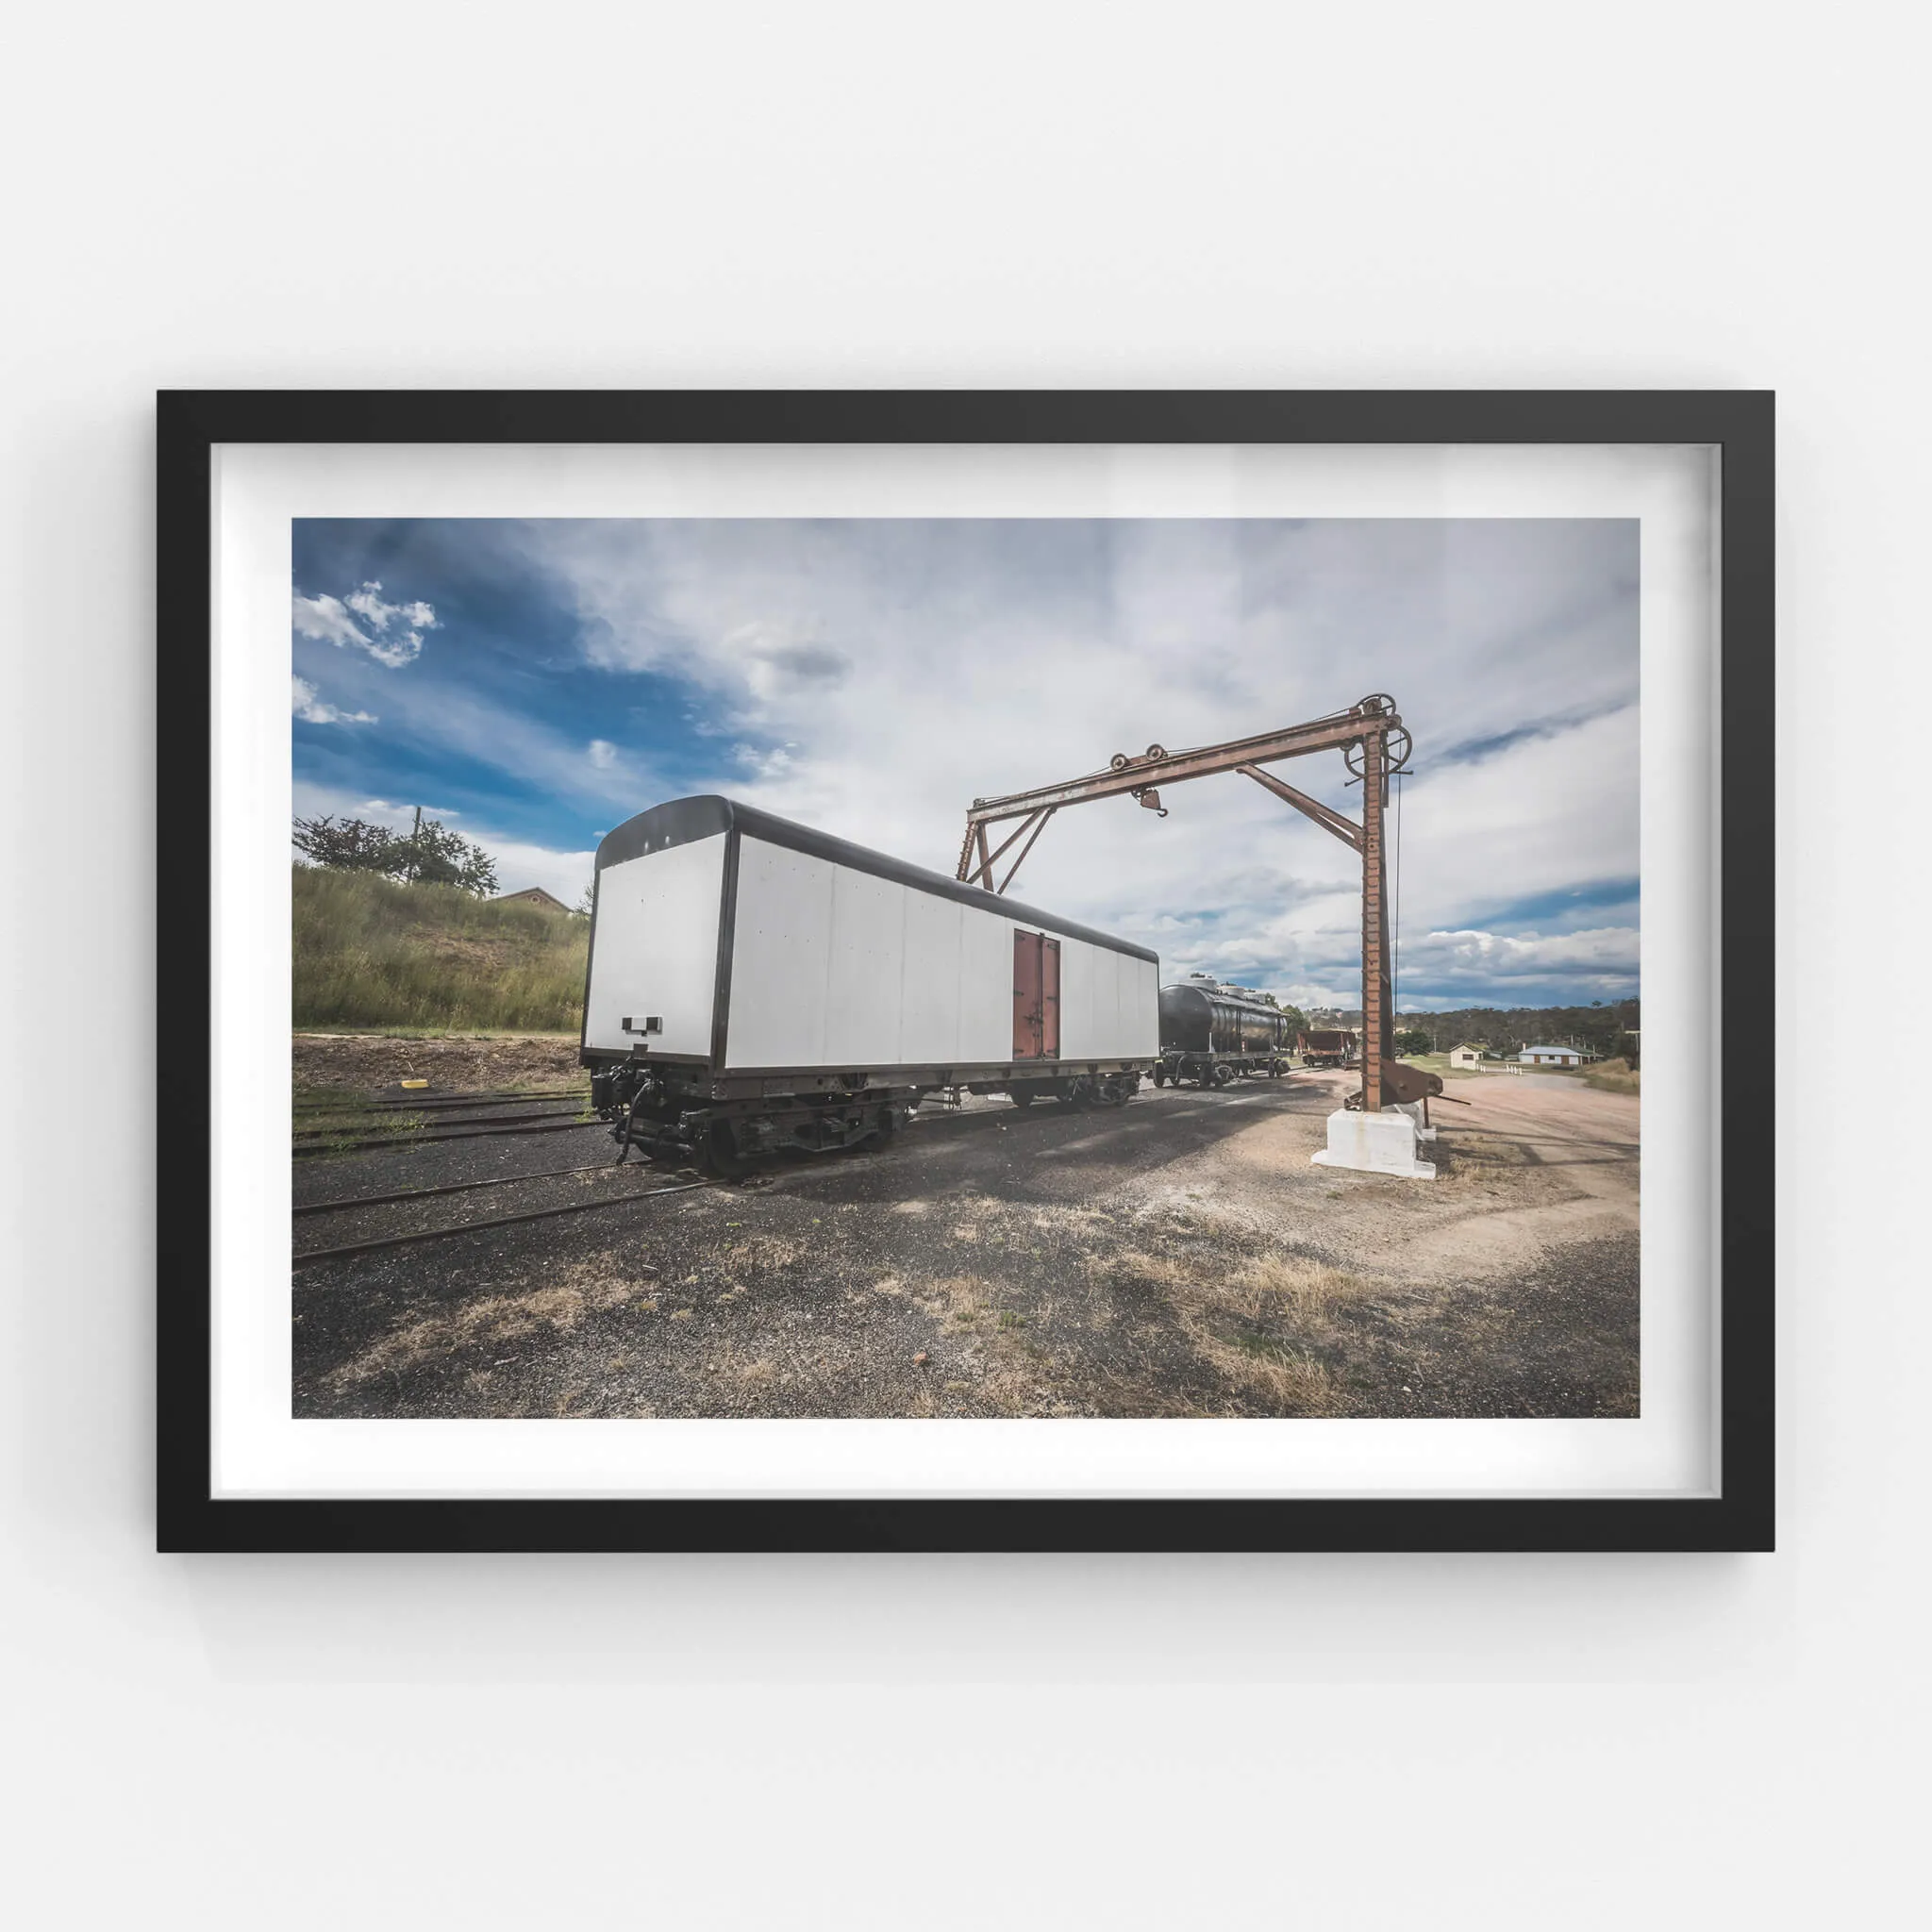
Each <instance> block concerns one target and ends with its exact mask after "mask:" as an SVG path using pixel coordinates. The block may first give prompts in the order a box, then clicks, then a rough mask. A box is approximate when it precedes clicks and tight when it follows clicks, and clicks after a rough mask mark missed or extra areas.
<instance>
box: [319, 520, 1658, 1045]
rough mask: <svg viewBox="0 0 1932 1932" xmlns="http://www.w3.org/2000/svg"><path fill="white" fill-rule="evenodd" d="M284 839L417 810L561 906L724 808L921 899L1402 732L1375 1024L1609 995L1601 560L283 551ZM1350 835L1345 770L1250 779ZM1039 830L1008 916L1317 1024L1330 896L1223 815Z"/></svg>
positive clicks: (1588, 530)
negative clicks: (615, 847) (1275, 751)
mask: <svg viewBox="0 0 1932 1932" xmlns="http://www.w3.org/2000/svg"><path fill="white" fill-rule="evenodd" d="M293 536H294V545H293V551H294V554H293V561H294V598H293V605H292V626H291V647H292V655H293V664H292V670H293V682H292V686H291V711H292V714H293V715H292V731H293V739H294V776H295V785H296V808H297V810H298V811H301V812H304V813H308V812H313V811H318V810H324V811H342V812H351V813H358V814H359V815H361V816H364V817H374V818H388V819H391V820H395V821H398V822H400V821H401V820H402V819H403V818H405V817H406V816H407V815H408V812H409V811H410V810H411V808H413V807H415V806H417V805H419V804H420V805H422V806H424V807H425V808H426V809H428V810H430V811H431V812H433V813H434V814H435V815H437V816H440V817H441V818H443V819H444V820H445V822H446V823H447V824H451V825H452V826H454V827H456V828H457V829H458V830H461V831H463V832H466V833H467V834H469V835H470V836H471V837H473V838H475V839H477V840H479V841H481V842H482V843H484V844H485V845H487V846H489V847H490V849H491V851H492V852H494V853H495V854H496V855H497V858H498V866H499V872H500V875H501V879H502V884H503V886H504V888H505V890H514V889H516V888H518V887H521V886H524V885H530V884H541V885H543V886H545V887H547V888H548V889H549V890H550V891H554V892H556V893H557V894H558V896H559V897H561V898H564V899H566V900H567V901H569V902H570V903H573V904H575V900H576V898H577V895H578V892H579V891H580V890H581V888H582V886H583V884H584V883H585V882H586V881H587V880H588V878H589V876H590V870H591V851H592V849H593V848H594V846H595V843H596V841H597V839H598V837H599V836H601V834H602V833H603V832H605V831H606V830H608V828H609V827H610V826H612V825H614V824H619V823H620V822H621V821H622V820H623V819H625V818H626V817H628V816H629V815H630V814H631V813H633V812H635V811H639V810H641V809H643V808H645V807H647V806H649V805H653V804H656V803H658V802H659V801H660V800H662V799H666V798H675V797H679V796H683V795H686V794H688V793H691V792H697V791H724V792H726V793H728V794H730V795H733V796H736V797H741V798H744V799H747V800H749V801H751V802H754V803H757V804H759V805H763V806H765V807H766V808H769V809H773V810H776V811H780V812H783V813H785V814H786V815H787V816H789V817H792V818H797V819H801V820H803V821H805V822H807V823H809V824H818V825H821V826H823V827H824V829H826V830H829V831H833V832H837V833H839V834H841V835H842V836H845V837H848V838H853V839H857V840H858V841H860V842H862V843H866V844H871V845H874V846H876V847H879V848H881V849H883V850H887V851H891V852H894V853H896V854H898V855H899V856H901V857H903V858H909V859H912V860H915V861H917V862H920V863H924V864H926V865H929V866H932V867H933V868H934V869H935V870H938V871H941V872H948V873H949V872H951V871H952V869H953V866H954V863H955V861H956V859H957V858H958V847H959V839H960V833H961V829H962V817H961V815H962V812H963V808H964V807H965V806H966V804H967V803H968V802H969V800H970V799H972V798H973V797H974V796H975V795H981V794H985V795H991V794H995V793H999V792H1003V791H1015V790H1020V789H1023V788H1024V787H1026V786H1030V785H1036V784H1042V783H1046V782H1049V781H1051V780H1053V779H1057V778H1061V777H1066V776H1071V775H1073V774H1076V773H1079V772H1085V771H1091V770H1094V769H1096V768H1098V767H1099V766H1101V765H1104V764H1105V763H1106V761H1107V758H1108V755H1109V754H1110V753H1112V752H1113V751H1115V750H1127V751H1133V752H1139V751H1141V749H1143V748H1144V746H1145V745H1146V744H1147V743H1148V742H1150V741H1154V740H1158V741H1160V742H1162V743H1164V744H1166V745H1167V746H1169V747H1170V748H1171V749H1172V748H1178V747H1179V746H1181V745H1186V744H1199V743H1208V742H1212V741H1216V740H1219V739H1223V738H1229V737H1236V736H1241V735H1244V734H1247V733H1250V732H1254V731H1257V730H1262V729H1266V728H1268V727H1269V726H1271V725H1275V724H1289V723H1293V722H1295V721H1297V720H1300V719H1303V718H1307V717H1314V716H1318V715H1320V714H1322V713H1324V712H1326V711H1329V710H1333V709H1335V708H1339V707H1341V706H1343V705H1346V704H1349V703H1351V702H1353V701H1354V700H1355V699H1356V698H1358V697H1360V696H1361V695H1363V694H1364V693H1365V692H1367V691H1390V692H1391V693H1392V694H1393V695H1394V697H1395V699H1396V701H1397V703H1398V705H1399V706H1400V708H1401V709H1402V712H1403V716H1404V718H1405V721H1406V722H1407V724H1408V725H1409V728H1410V729H1411V730H1412V731H1413V732H1414V734H1415V737H1416V744H1417V749H1416V756H1415V760H1414V764H1415V775H1414V776H1413V777H1411V778H1410V779H1408V780H1407V781H1406V783H1405V786H1404V792H1403V797H1402V800H1401V824H1402V852H1401V871H1402V920H1401V935H1400V943H1401V955H1400V969H1399V970H1400V983H1399V987H1398V1003H1399V1005H1400V1006H1401V1007H1402V1008H1422V1007H1428V1006H1449V1005H1464V1004H1473V1003H1484V1004H1488V1003H1495V1004H1500V1005H1542V1004H1546V1003H1553V1002H1557V1001H1566V1002H1567V1001H1571V1000H1583V1001H1588V1000H1590V999H1597V998H1602V999H1608V998H1613V997H1618V996H1620V995H1624V994H1627V993H1632V992H1635V991H1637V958H1638V944H1637V941H1638V923H1639V922H1638V887H1637V870H1638V813H1637V783H1638V767H1637V750H1638V716H1637V696H1638V651H1637V642H1638V628H1637V625H1638V606H1637V587H1638V526H1637V525H1635V524H1634V523H1630V522H1623V521H1617V522H1611V521H1577V520H1556V519H1550V520H1541V519H1524V520H1510V521H1507V522H1502V521H1483V522H1472V521H1452V520H1446V519H1445V520H1437V521H1415V520H1376V521H1367V520H1362V521H1356V520H1324V521H1320V522H1305V523H1284V522H1279V521H1274V520H1265V521H1264V520H1246V521H1214V522H1206V521H1201V522H1195V521H1174V522H1137V521H1128V520H1109V521H1105V522H1095V521H1079V520H1066V521H1031V522H1024V523H1022V522H987V521H965V520H961V521H955V522H945V521H926V520H911V519H907V520H872V521H837V522H789V521H760V520H749V519H748V520H739V521H731V522H694V521H650V522H624V523H613V522H546V523H510V522H497V521H485V520H474V521H427V520H412V521H386V522H346V521H316V520H304V521H298V522H297V523H296V524H295V525H294V533H293ZM1277 770H1279V771H1280V772H1281V773H1282V775H1284V776H1286V777H1288V778H1290V779H1291V782H1292V783H1294V784H1296V785H1297V786H1299V787H1301V788H1302V789H1303V790H1305V791H1311V792H1313V793H1314V794H1315V795H1316V796H1318V797H1322V798H1324V799H1325V800H1327V801H1328V802H1329V803H1331V804H1333V805H1335V806H1337V807H1338V808H1341V809H1342V810H1344V811H1351V812H1353V811H1355V810H1356V809H1357V808H1358V799H1357V795H1356V793H1355V792H1354V791H1352V790H1351V789H1349V788H1348V787H1347V786H1346V785H1345V783H1344V782H1343V781H1344V779H1345V776H1346V774H1345V773H1344V771H1343V769H1342V766H1341V759H1340V758H1339V756H1336V755H1327V756H1325V757H1320V758H1309V759H1305V760H1298V761H1296V762H1295V763H1293V764H1291V765H1289V766H1284V767H1277ZM1165 802H1166V803H1167V804H1168V805H1169V807H1170V808H1171V813H1170V816H1169V817H1168V818H1167V819H1166V820H1164V821H1157V820H1156V819H1155V818H1154V816H1153V815H1152V814H1151V813H1146V812H1142V811H1141V810H1139V809H1138V808H1136V807H1134V806H1133V805H1132V804H1131V803H1130V802H1127V801H1124V800H1122V801H1109V802H1107V803H1103V804H1097V805H1094V806H1091V807H1087V808H1082V809H1081V810H1079V811H1076V812H1067V813H1063V814H1061V815H1060V816H1059V817H1058V818H1057V819H1056V820H1055V821H1054V823H1053V824H1052V826H1051V827H1050V828H1049V830H1048V832H1047V833H1046V834H1045V836H1043V837H1042V838H1041V841H1040V843H1039V845H1038V846H1037V847H1036V848H1035V852H1034V856H1033V857H1032V858H1029V859H1028V861H1027V865H1026V869H1025V871H1024V873H1023V874H1021V876H1020V879H1019V880H1018V882H1017V883H1016V885H1015V888H1014V891H1015V895H1016V896H1017V897H1020V898H1022V899H1025V900H1029V901H1031V902H1032V903H1035V904H1038V905H1041V906H1048V907H1052V908H1055V909H1057V910H1059V911H1062V912H1065V913H1068V914H1070V915H1072V916H1074V917H1078V918H1083V919H1087V920H1090V921H1091V922H1092V923H1094V924H1099V925H1102V926H1105V927H1107V928H1108V929H1111V930H1114V931H1117V932H1120V933H1122V934H1124V935H1125V936H1127V937H1131V938H1135V939H1138V940H1141V941H1143V942H1145V943H1148V944H1151V945H1154V946H1156V947H1157V948H1158V950H1159V951H1160V953H1161V956H1162V960H1163V966H1164V969H1165V970H1167V971H1169V972H1172V973H1174V974H1179V973H1183V972H1187V971H1191V970H1195V969H1200V970H1206V971H1210V972H1214V973H1218V974H1223V975H1224V976H1227V977H1230V978H1236V979H1240V980H1242V981H1244V982H1245V983H1248V984H1251V985H1257V986H1264V987H1267V988H1270V989H1271V990H1273V991H1276V992H1278V993H1281V994H1283V995H1284V996H1287V997H1291V998H1294V999H1296V1000H1297V1001H1299V1002H1300V1003H1302V1004H1304V1005H1306V1004H1308V1003H1309V1002H1311V1001H1322V1002H1330V1001H1332V1002H1333V1003H1336V1004H1342V1005H1351V1004H1355V1003H1356V1001H1357V999H1358V996H1359V989H1358V979H1357V972H1358V953H1357V948H1358V944H1359V939H1358V930H1357V901H1356V891H1357V875H1356V872H1355V861H1354V858H1353V855H1352V854H1351V853H1349V852H1348V851H1347V849H1346V848H1345V847H1343V846H1341V844H1340V843H1338V842H1337V841H1333V840H1331V839H1329V838H1327V837H1325V836H1324V834H1322V833H1321V832H1319V831H1317V830H1316V829H1315V828H1314V827H1313V826H1311V825H1309V824H1307V822H1306V821H1304V820H1302V819H1300V818H1299V816H1298V815H1296V814H1294V813H1292V812H1290V811H1289V810H1287V809H1286V808H1284V807H1282V806H1281V805H1279V804H1278V803H1276V802H1275V801H1274V800H1272V799H1271V798H1269V797H1268V796H1267V795H1266V794H1265V793H1263V792H1262V791H1260V790H1259V788H1258V787H1256V786H1254V785H1252V784H1250V783H1248V782H1246V781H1244V780H1242V779H1241V778H1239V777H1238V776H1233V775H1229V776H1224V777H1219V778H1214V779H1208V780H1203V781H1200V782H1197V783H1194V784H1191V785H1187V786H1182V787H1177V788H1174V789H1173V790H1172V791H1170V792H1169V793H1168V795H1167V796H1166V801H1165Z"/></svg>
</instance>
